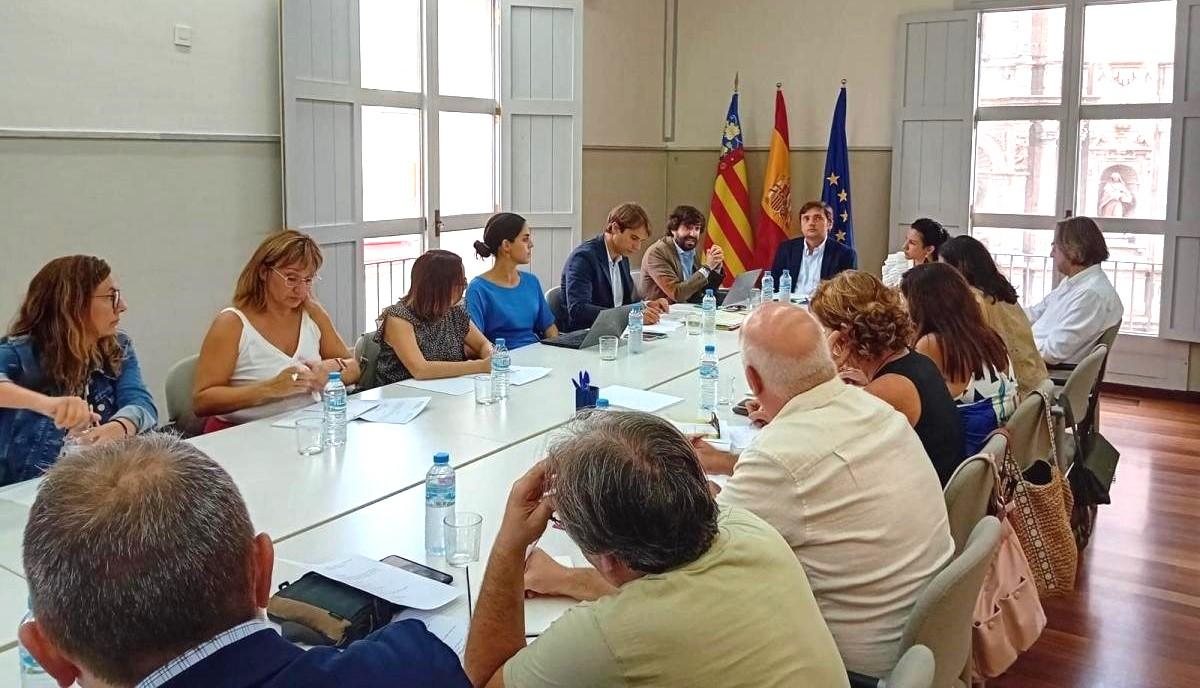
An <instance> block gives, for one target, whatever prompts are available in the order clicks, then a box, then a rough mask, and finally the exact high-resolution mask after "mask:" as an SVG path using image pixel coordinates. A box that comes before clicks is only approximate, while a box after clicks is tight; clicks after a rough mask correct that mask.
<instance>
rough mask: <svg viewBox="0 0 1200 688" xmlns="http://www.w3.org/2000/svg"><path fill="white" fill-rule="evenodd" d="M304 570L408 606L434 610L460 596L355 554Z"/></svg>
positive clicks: (440, 585)
mask: <svg viewBox="0 0 1200 688" xmlns="http://www.w3.org/2000/svg"><path fill="white" fill-rule="evenodd" d="M308 569H310V570H312V571H315V572H317V573H319V574H321V575H322V576H325V577H326V578H332V579H333V580H335V581H339V582H342V583H345V584H346V585H349V586H351V587H353V588H358V589H359V590H362V591H363V592H369V593H371V594H372V595H375V596H376V597H382V598H383V599H385V600H387V601H388V602H391V603H392V604H399V605H401V606H404V607H410V608H412V609H424V610H429V609H437V608H438V607H441V606H444V605H446V604H447V603H449V602H452V601H454V600H456V599H458V597H459V596H461V595H462V591H460V590H458V589H457V588H455V587H454V586H451V585H446V584H445V583H439V582H437V581H435V580H430V579H428V578H425V577H424V576H418V575H417V574H415V573H410V572H408V571H405V570H404V569H401V568H397V567H395V566H391V565H389V564H384V563H383V562H379V561H375V560H374V559H368V558H367V557H363V556H359V555H357V554H352V555H350V556H348V557H343V558H341V559H337V560H334V561H328V562H325V563H323V564H314V565H309V566H308Z"/></svg>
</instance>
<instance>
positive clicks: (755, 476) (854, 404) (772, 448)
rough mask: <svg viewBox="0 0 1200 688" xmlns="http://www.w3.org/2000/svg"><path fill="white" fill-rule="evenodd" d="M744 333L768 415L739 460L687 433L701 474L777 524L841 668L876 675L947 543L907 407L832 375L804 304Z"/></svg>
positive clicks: (765, 310) (750, 323) (767, 309)
mask: <svg viewBox="0 0 1200 688" xmlns="http://www.w3.org/2000/svg"><path fill="white" fill-rule="evenodd" d="M741 340H742V357H743V360H744V364H745V367H746V380H747V383H748V384H749V386H750V389H751V391H752V392H753V393H754V394H755V395H756V397H757V400H758V407H757V408H756V409H755V412H754V416H755V418H757V419H759V420H763V421H767V425H766V427H765V428H763V430H762V432H761V433H759V434H758V436H757V437H756V438H755V440H754V442H753V443H752V444H751V445H750V446H749V447H747V448H746V449H745V450H744V451H743V452H742V453H741V455H740V456H738V457H737V458H736V459H735V458H734V457H732V456H731V455H729V454H725V453H723V452H719V451H716V450H713V449H711V448H705V446H704V445H703V444H701V443H696V444H697V445H698V446H697V449H698V454H699V455H700V460H701V462H702V463H703V464H704V466H705V469H706V470H707V471H708V472H709V473H725V474H730V475H731V477H730V478H729V481H728V483H726V486H725V488H724V489H723V490H721V492H720V494H719V495H718V496H717V502H718V503H719V504H721V505H722V506H728V507H742V508H745V509H749V510H750V511H752V512H754V514H756V515H757V516H759V517H760V518H762V519H763V520H765V521H767V522H768V523H770V524H771V525H773V526H775V528H776V529H777V530H778V531H779V532H780V534H782V535H783V538H784V539H785V540H787V542H788V544H789V545H791V547H792V551H793V552H794V553H795V555H796V558H797V559H798V560H799V561H800V564H801V565H802V566H803V567H804V571H805V573H806V574H808V579H809V582H810V584H811V585H812V590H813V594H814V595H815V596H816V598H817V604H818V605H819V606H820V608H821V615H822V616H823V617H824V619H825V622H826V623H827V624H828V625H829V630H830V631H831V632H832V633H833V638H834V641H835V642H836V643H837V645H838V650H839V651H840V652H841V655H842V659H843V660H844V661H845V663H846V668H847V669H849V670H850V671H856V672H860V673H865V674H870V675H873V676H882V675H885V674H886V673H887V672H888V671H890V670H891V669H892V667H893V666H894V665H895V663H896V660H897V656H896V655H897V652H898V649H899V644H900V637H901V634H902V633H903V630H904V625H905V623H906V622H907V621H908V617H909V614H910V613H911V611H912V607H913V605H914V604H915V603H916V600H917V597H918V595H920V593H921V591H922V590H923V589H924V587H925V585H926V584H927V583H928V582H929V581H930V580H931V579H932V578H933V576H934V575H935V574H937V572H938V571H940V570H941V569H942V567H943V566H944V565H945V564H946V562H948V561H949V560H950V558H951V557H952V556H953V554H954V542H953V540H952V539H951V536H950V526H949V521H948V518H947V515H946V506H945V502H944V501H943V498H942V490H941V486H940V484H939V483H938V477H937V473H936V472H935V471H934V468H933V464H932V463H930V461H929V457H928V456H927V455H926V453H925V450H924V448H923V447H922V445H921V441H920V439H918V438H917V435H916V433H915V432H913V430H912V428H911V427H910V426H909V424H908V421H907V420H906V419H905V417H904V416H903V415H902V414H900V413H899V412H897V411H896V410H895V409H893V408H892V407H891V406H890V405H888V404H887V403H886V402H884V401H882V400H880V399H878V398H876V397H874V396H872V395H871V394H870V393H868V392H865V391H863V390H862V389H859V388H857V387H851V386H849V385H847V384H845V383H843V382H842V381H841V379H840V378H839V377H838V375H837V368H836V366H835V365H834V362H833V358H832V356H831V355H830V353H829V345H828V344H827V342H826V340H825V336H824V333H823V332H822V330H821V326H820V325H819V324H818V323H817V321H816V320H814V319H813V318H812V316H810V315H809V314H808V313H807V312H805V311H804V310H802V309H800V308H797V307H795V306H792V305H790V304H783V303H775V304H767V305H765V306H762V307H761V308H759V309H758V310H756V311H755V312H754V313H753V314H752V315H751V316H750V317H749V318H748V319H747V320H746V322H745V324H744V325H743V326H742V330H741Z"/></svg>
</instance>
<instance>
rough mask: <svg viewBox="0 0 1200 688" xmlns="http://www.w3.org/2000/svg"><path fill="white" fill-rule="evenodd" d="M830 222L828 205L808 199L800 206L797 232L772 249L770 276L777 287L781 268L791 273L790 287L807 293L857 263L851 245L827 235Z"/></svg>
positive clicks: (853, 267) (797, 291)
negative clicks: (773, 251) (791, 237)
mask: <svg viewBox="0 0 1200 688" xmlns="http://www.w3.org/2000/svg"><path fill="white" fill-rule="evenodd" d="M832 226H833V210H832V209H831V208H830V207H829V206H828V205H826V204H824V203H822V202H821V201H809V202H808V203H805V204H804V205H803V206H801V207H800V236H798V237H796V238H795V239H788V240H787V241H785V242H783V243H782V244H780V245H779V248H778V249H776V250H775V260H774V262H773V264H772V265H771V276H772V278H774V280H775V288H776V289H778V288H779V277H780V276H781V275H782V274H783V271H784V270H787V271H788V272H790V273H791V275H792V289H793V291H795V292H796V293H797V294H801V295H804V296H810V295H811V294H812V293H813V292H814V291H816V289H817V284H819V283H820V282H821V281H823V280H827V279H829V278H830V277H833V276H834V275H836V274H838V273H839V272H842V271H843V270H854V269H856V268H857V267H858V254H857V253H855V251H854V249H852V248H850V247H849V246H846V245H845V244H841V243H838V242H837V241H835V240H833V239H830V238H829V228H830V227H832Z"/></svg>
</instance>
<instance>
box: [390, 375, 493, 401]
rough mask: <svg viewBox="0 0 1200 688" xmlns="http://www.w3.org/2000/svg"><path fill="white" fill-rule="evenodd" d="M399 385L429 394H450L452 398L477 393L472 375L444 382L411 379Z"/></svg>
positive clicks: (444, 380) (447, 379) (448, 379)
mask: <svg viewBox="0 0 1200 688" xmlns="http://www.w3.org/2000/svg"><path fill="white" fill-rule="evenodd" d="M398 384H401V385H404V386H405V387H415V388H417V389H423V390H425V391H427V392H438V393H439V394H450V395H452V396H459V395H462V394H469V393H471V392H474V391H475V382H474V381H473V380H472V379H471V376H470V375H464V376H462V377H448V378H445V379H442V380H413V379H411V378H410V379H408V380H403V381H401V382H399V383H398Z"/></svg>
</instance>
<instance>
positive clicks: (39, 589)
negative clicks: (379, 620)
mask: <svg viewBox="0 0 1200 688" xmlns="http://www.w3.org/2000/svg"><path fill="white" fill-rule="evenodd" d="M24 557H25V560H24V564H25V572H26V574H27V575H28V578H29V580H28V583H29V594H30V599H31V601H32V604H33V611H34V615H35V620H33V621H28V622H26V623H24V624H22V625H21V628H20V629H19V630H18V633H19V635H20V638H21V642H22V644H23V645H24V646H25V647H26V648H27V649H28V650H29V652H30V653H31V654H32V655H33V656H34V658H36V659H37V661H38V662H39V663H40V664H41V665H42V667H43V668H44V669H45V670H46V672H47V673H48V674H50V675H51V676H52V677H53V678H54V679H55V680H56V681H58V683H59V685H64V686H65V685H71V684H72V683H73V682H75V681H78V682H79V684H80V685H83V686H137V688H158V687H159V686H168V687H169V688H184V687H188V688H190V687H193V686H194V687H195V688H201V687H203V688H285V687H286V688H310V687H311V688H317V687H318V686H354V687H355V688H375V687H379V688H383V687H384V686H392V687H397V688H399V687H403V686H422V687H424V686H449V687H452V688H470V685H471V684H470V682H469V681H468V679H467V677H466V674H465V673H464V672H463V669H462V665H461V663H460V662H459V660H458V657H457V656H456V655H455V654H454V651H453V650H451V649H450V648H449V647H447V646H446V645H445V644H443V643H442V642H441V641H440V640H438V639H437V638H436V637H434V636H433V635H432V634H430V633H429V631H427V630H425V626H424V625H422V624H421V623H420V622H419V621H413V620H409V621H402V622H399V623H393V624H390V625H388V626H386V627H384V628H382V629H380V630H378V631H376V632H375V633H373V634H371V635H370V636H368V637H366V638H364V639H363V640H359V641H357V642H354V643H351V644H350V645H349V646H348V647H347V648H346V649H345V650H341V651H339V650H336V649H334V648H331V647H318V648H314V649H312V650H309V651H307V652H305V651H304V650H301V649H300V648H298V647H296V646H294V645H292V644H291V643H289V642H288V641H286V640H284V639H283V638H282V637H280V636H279V634H278V633H276V632H275V630H274V628H272V627H271V626H269V625H267V623H266V622H265V621H264V620H263V619H262V617H261V612H260V610H261V608H263V607H265V606H266V605H267V600H268V599H269V598H270V596H271V569H272V566H273V565H274V563H275V552H274V547H273V546H272V544H271V538H270V537H268V536H267V535H266V534H265V533H259V534H258V535H257V536H256V535H255V534H254V530H253V528H252V526H251V524H250V515H249V513H247V511H246V505H245V503H244V502H243V501H242V496H241V494H240V493H239V492H238V489H237V487H236V486H235V485H234V484H233V480H232V479H231V478H230V477H229V474H228V473H226V472H225V471H224V469H222V468H221V467H220V466H219V465H217V463H216V462H215V461H213V460H212V459H210V458H208V456H206V455H205V454H204V453H203V452H201V451H200V450H199V449H197V448H196V447H194V446H192V445H190V444H186V443H184V442H181V441H179V440H178V439H175V438H174V437H171V436H169V435H165V434H151V435H143V436H140V437H131V438H129V439H127V440H124V441H122V442H110V443H108V444H106V445H102V446H93V447H91V448H88V449H85V450H84V451H82V452H79V453H77V454H74V455H71V456H68V457H65V458H63V459H61V460H60V461H58V463H56V464H55V465H54V467H53V468H51V469H50V471H49V472H47V473H46V476H45V479H44V480H43V481H42V485H41V488H40V489H39V490H38V497H37V499H36V500H35V501H34V503H33V507H32V509H30V512H29V523H28V525H27V527H26V530H25V543H24Z"/></svg>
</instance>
